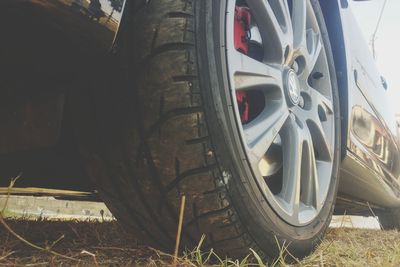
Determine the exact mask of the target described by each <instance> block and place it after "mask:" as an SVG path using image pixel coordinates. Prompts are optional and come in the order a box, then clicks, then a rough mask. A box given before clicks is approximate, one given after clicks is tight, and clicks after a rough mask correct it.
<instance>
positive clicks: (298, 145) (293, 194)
mask: <svg viewBox="0 0 400 267" xmlns="http://www.w3.org/2000/svg"><path fill="white" fill-rule="evenodd" d="M281 138H282V149H283V180H282V191H281V193H280V197H281V198H282V199H283V200H284V201H285V202H286V204H287V207H288V208H289V209H290V210H289V211H287V212H288V213H289V214H291V216H293V217H297V216H298V213H299V207H300V186H301V164H302V154H303V139H304V138H303V133H302V130H301V129H300V127H299V126H298V125H297V123H296V121H295V119H294V118H293V117H292V116H291V117H290V119H288V120H287V123H286V124H285V126H284V129H283V131H282V133H281Z"/></svg>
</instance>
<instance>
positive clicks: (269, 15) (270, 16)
mask: <svg viewBox="0 0 400 267" xmlns="http://www.w3.org/2000/svg"><path fill="white" fill-rule="evenodd" d="M246 2H247V4H248V6H249V7H250V10H251V12H252V14H253V16H254V18H255V21H256V22H257V25H258V27H259V30H260V34H261V38H262V40H263V44H264V51H265V55H269V57H271V58H270V59H272V60H274V61H275V62H277V63H282V62H283V61H284V53H285V49H286V47H287V46H288V45H290V46H291V45H292V42H291V41H290V34H288V33H287V32H285V31H284V30H283V28H284V29H285V28H287V26H285V25H282V24H285V20H286V19H285V17H286V16H287V15H285V14H286V10H282V8H281V6H282V4H280V3H279V2H280V0H272V1H267V0H247V1H246ZM275 3H276V4H275ZM271 4H272V5H271ZM273 8H275V9H273ZM274 11H275V12H274ZM282 26H283V28H282Z"/></svg>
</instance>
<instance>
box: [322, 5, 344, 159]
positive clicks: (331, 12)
mask: <svg viewBox="0 0 400 267" xmlns="http://www.w3.org/2000/svg"><path fill="white" fill-rule="evenodd" d="M319 2H320V5H321V9H322V12H323V14H324V19H325V23H326V26H327V29H328V34H329V36H334V38H330V43H331V48H332V53H333V58H334V63H335V70H336V77H337V83H338V89H339V104H340V113H341V116H342V117H341V156H342V159H344V158H345V156H346V155H347V141H348V130H349V127H348V121H349V100H348V94H349V83H348V82H349V79H348V73H349V72H348V69H349V68H348V61H347V58H348V57H347V54H346V52H347V51H346V41H345V37H344V31H343V23H342V15H341V12H342V10H341V9H343V8H348V5H343V1H341V0H337V1H321V0H320V1H319Z"/></svg>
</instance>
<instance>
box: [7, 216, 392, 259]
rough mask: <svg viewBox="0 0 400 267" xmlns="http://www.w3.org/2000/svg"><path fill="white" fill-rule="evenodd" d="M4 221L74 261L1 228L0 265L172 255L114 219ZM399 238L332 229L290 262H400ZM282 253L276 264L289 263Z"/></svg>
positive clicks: (195, 256)
mask: <svg viewBox="0 0 400 267" xmlns="http://www.w3.org/2000/svg"><path fill="white" fill-rule="evenodd" d="M7 224H8V225H9V226H10V227H11V228H12V229H13V230H14V231H16V232H17V233H18V234H20V235H21V236H23V237H24V238H25V239H26V240H28V241H30V242H32V243H34V244H36V245H39V246H41V247H45V248H51V249H52V250H54V251H56V252H58V253H61V254H63V255H66V256H68V257H72V258H74V259H75V260H68V259H65V258H61V257H57V256H54V255H52V254H50V253H46V252H44V251H38V250H36V249H34V248H32V247H30V246H28V245H26V244H24V243H22V242H21V241H20V240H18V239H16V238H15V237H14V236H12V235H11V234H10V232H9V231H7V230H6V229H5V228H4V227H1V228H0V266H22V265H23V266H60V265H63V266H71V265H72V266H169V265H170V264H172V262H173V256H170V255H168V254H163V253H161V252H159V251H156V250H153V249H149V248H146V247H142V246H140V245H139V244H138V243H137V242H136V241H135V239H134V238H133V237H130V236H129V235H127V233H125V232H124V231H123V230H122V229H121V228H120V227H119V226H118V225H117V223H115V222H104V223H100V222H89V221H87V222H74V221H69V222H65V221H45V220H40V221H23V220H7ZM399 241H400V233H399V232H397V231H376V230H357V229H346V228H341V229H332V230H330V231H329V233H328V235H327V237H326V239H325V240H324V242H323V243H322V244H321V246H320V247H319V248H318V249H317V250H316V251H315V253H314V254H312V255H311V256H310V257H308V258H306V259H304V260H302V261H300V262H298V263H296V264H295V266H400V242H399ZM249 254H250V255H251V256H250V257H249V258H248V259H245V260H242V261H234V260H221V259H218V256H217V255H215V254H214V253H212V252H211V253H210V252H208V253H203V252H201V250H200V249H195V250H193V251H191V252H189V253H186V254H185V256H183V257H182V258H181V259H180V260H179V262H178V265H179V266H206V265H210V264H211V263H212V262H213V263H214V264H217V266H258V265H257V264H256V265H255V264H252V263H251V262H257V258H256V257H255V256H256V255H254V254H252V253H251V251H249ZM283 258H284V256H282V258H281V259H280V260H278V261H277V262H276V265H278V266H282V265H283V266H289V265H287V264H285V263H284V261H283ZM286 258H287V259H289V256H287V257H286ZM76 260H78V261H76Z"/></svg>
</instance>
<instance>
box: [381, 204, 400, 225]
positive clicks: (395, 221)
mask: <svg viewBox="0 0 400 267" xmlns="http://www.w3.org/2000/svg"><path fill="white" fill-rule="evenodd" d="M377 215H378V219H379V223H380V225H381V227H382V228H383V229H384V230H400V209H387V210H384V211H380V212H377Z"/></svg>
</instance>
